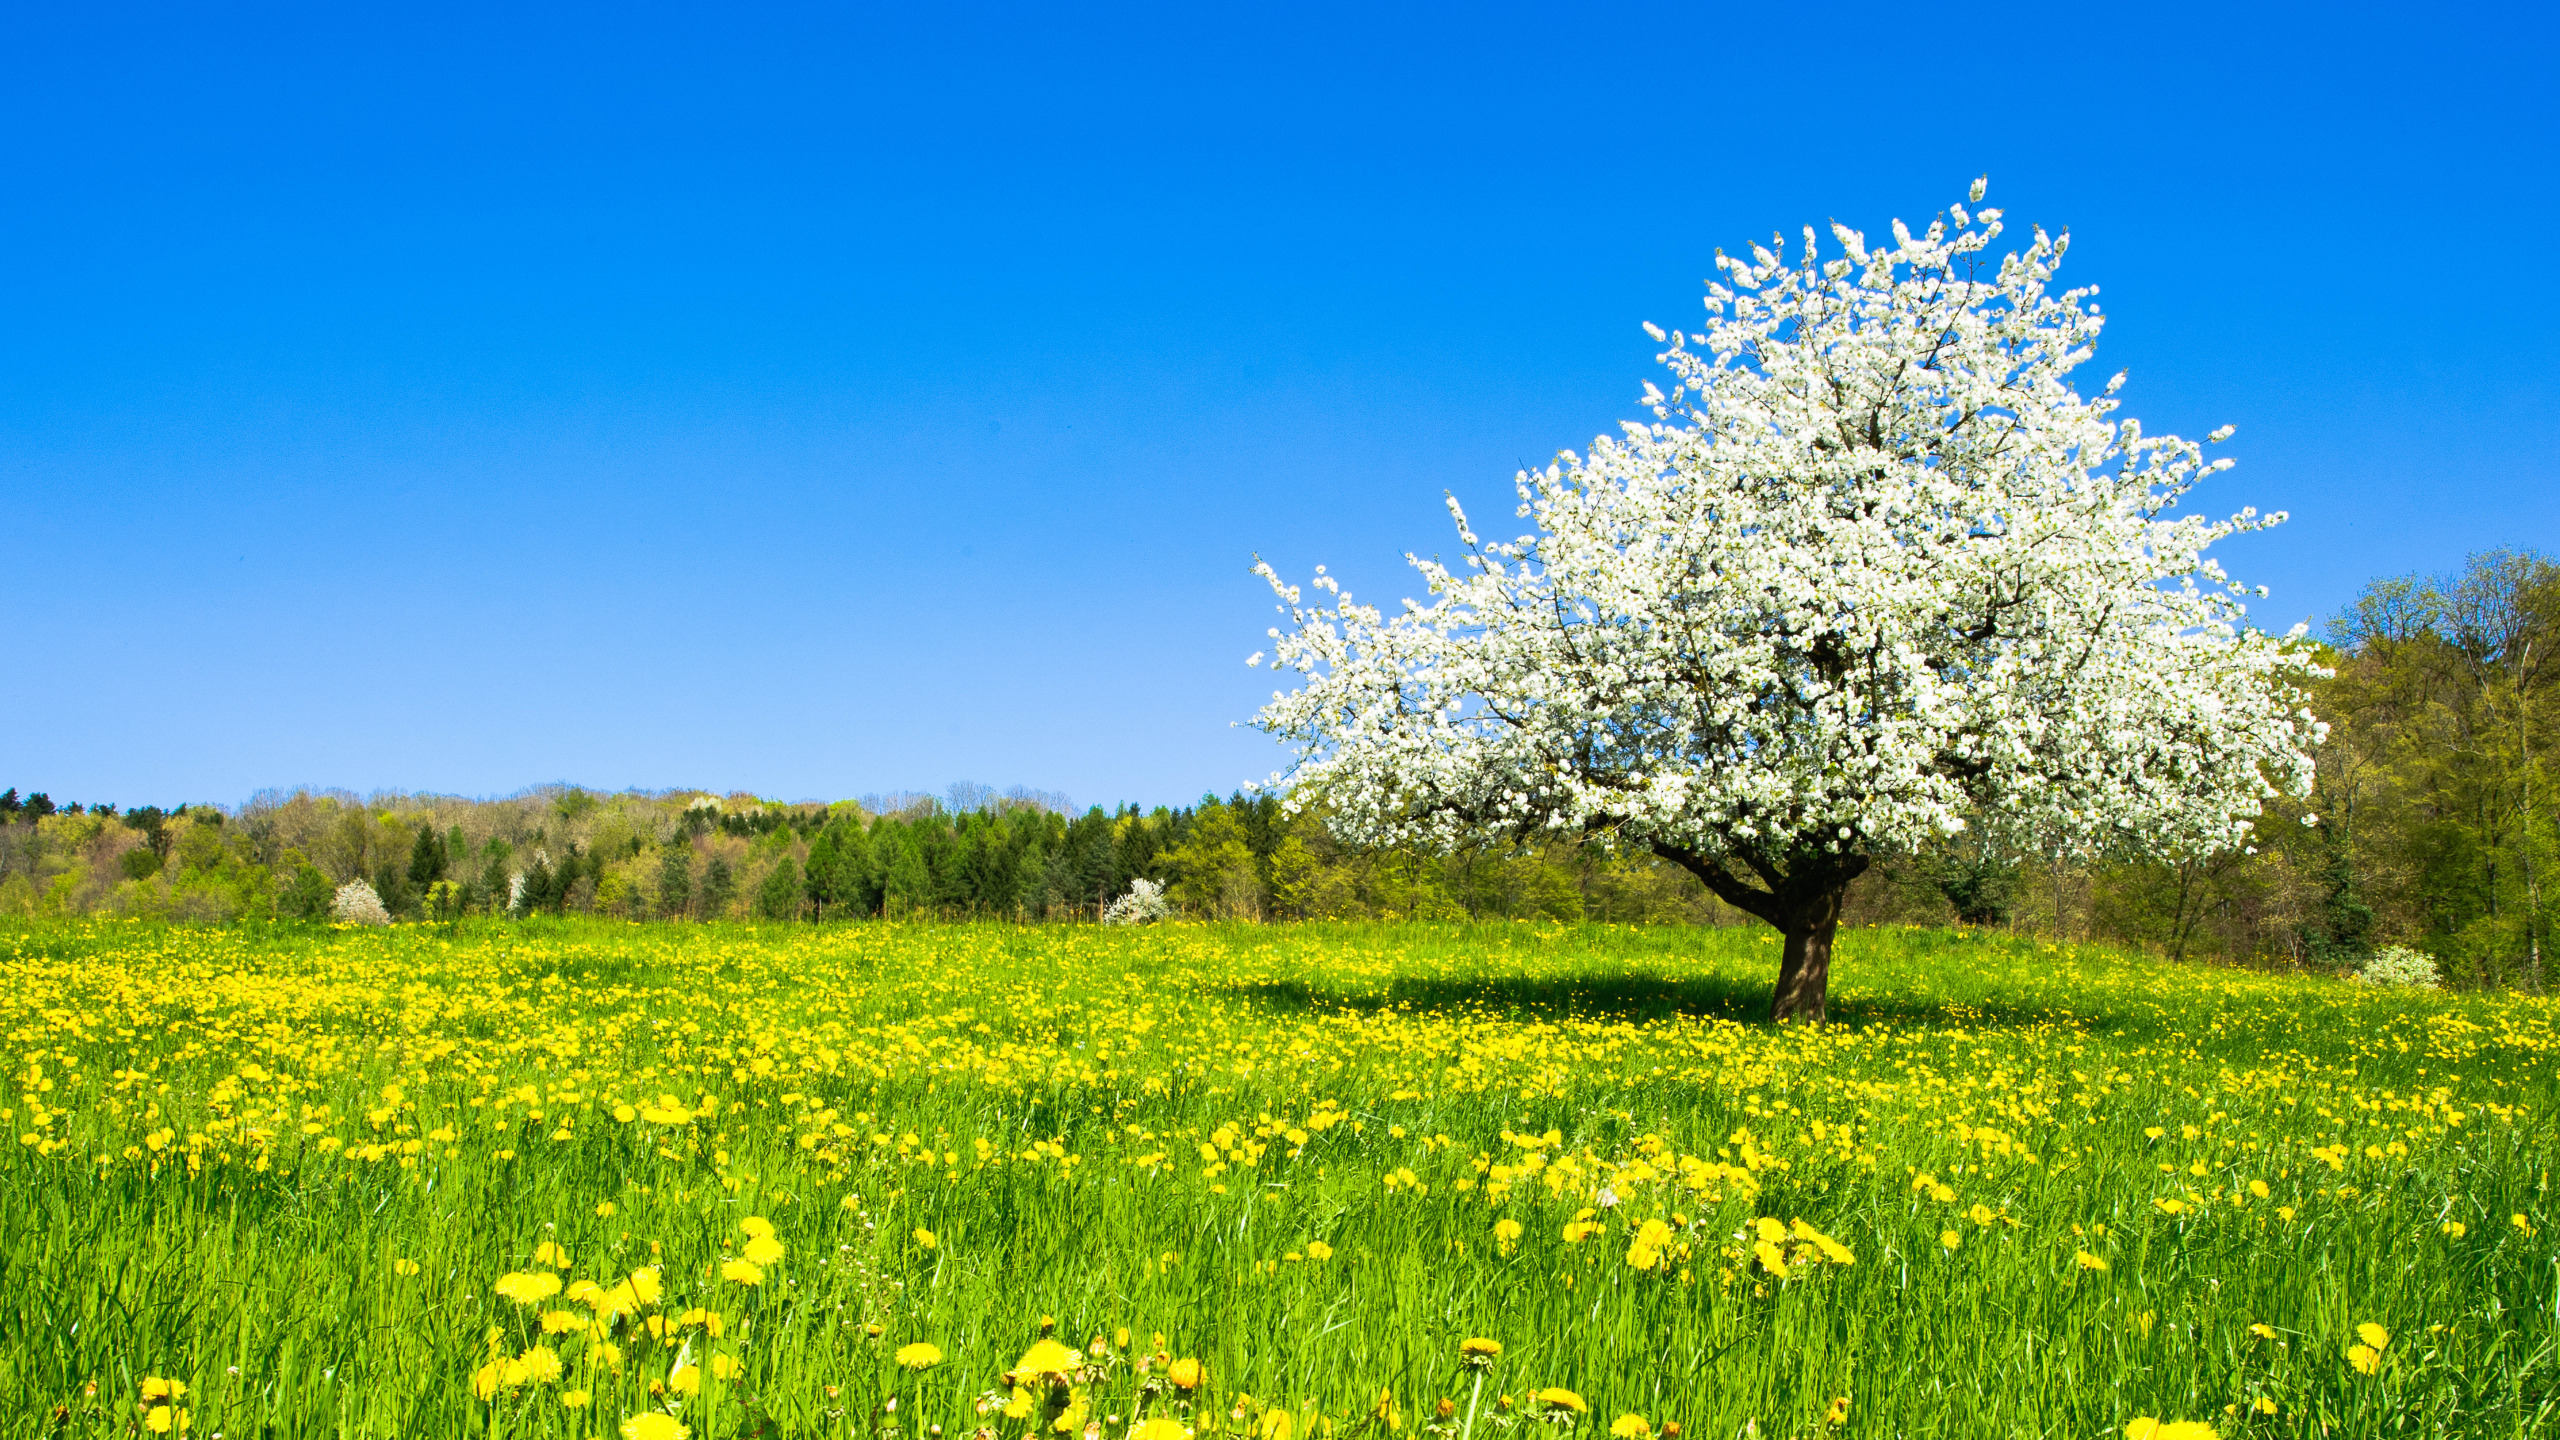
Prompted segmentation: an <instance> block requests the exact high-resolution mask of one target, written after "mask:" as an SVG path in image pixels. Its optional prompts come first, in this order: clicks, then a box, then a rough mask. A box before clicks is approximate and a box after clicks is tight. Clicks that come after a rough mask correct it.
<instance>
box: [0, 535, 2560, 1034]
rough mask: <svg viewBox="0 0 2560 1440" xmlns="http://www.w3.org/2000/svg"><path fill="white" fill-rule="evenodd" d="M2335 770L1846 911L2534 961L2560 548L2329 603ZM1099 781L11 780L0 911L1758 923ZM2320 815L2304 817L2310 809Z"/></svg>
mask: <svg viewBox="0 0 2560 1440" xmlns="http://www.w3.org/2000/svg"><path fill="white" fill-rule="evenodd" d="M2326 640H2327V643H2326V644H2325V645H2324V646H2323V647H2322V651H2321V658H2322V659H2323V661H2324V662H2325V664H2326V665H2327V666H2328V667H2329V668H2330V669H2332V670H2333V671H2334V674H2333V676H2331V677H2330V678H2327V679H2322V680H2317V681H2313V682H2311V684H2310V686H2309V694H2308V697H2307V698H2308V700H2309V703H2310V704H2311V706H2312V707H2313V709H2314V710H2315V711H2316V712H2317V713H2319V714H2320V715H2321V716H2322V718H2324V719H2325V720H2327V721H2328V723H2329V727H2330V728H2329V734H2328V738H2327V740H2326V742H2325V744H2323V746H2322V747H2321V749H2320V751H2319V756H2318V762H2319V765H2318V782H2317V786H2316V789H2315V791H2314V794H2313V795H2312V797H2311V798H2310V800H2309V801H2308V802H2307V803H2296V802H2279V803H2277V804H2275V805H2273V806H2271V807H2270V808H2269V810H2268V812H2267V814H2266V815H2265V817H2264V818H2263V819H2262V820H2261V821H2260V823H2259V825H2258V827H2257V831H2256V834H2255V835H2254V836H2253V837H2252V839H2251V842H2250V843H2249V844H2248V845H2245V846H2242V847H2237V848H2234V849H2232V850H2229V851H2226V852H2224V853H2222V854H2219V855H2215V856H2210V857H2205V858H2200V859H2194V860H2187V861H2162V860H2156V859H2150V858H2145V857H2142V856H2139V855H2135V854H2131V853H2127V854H2125V855H2122V856H2120V857H2115V858H2107V859H2101V860H2099V861H2096V862H2076V861H2075V862H2063V863H2058V862H2056V861H2054V860H2052V859H2050V858H2048V857H2043V856H2039V855H2036V854H2033V853H2000V852H1994V851H1987V850H1985V849H1983V848H1981V847H1979V846H1977V845H1974V844H1971V843H1970V842H1967V841H1965V840H1963V839H1961V838H1959V839H1958V840H1956V841H1952V842H1949V843H1946V844H1942V845H1938V846H1935V847H1931V848H1929V849H1926V850H1922V851H1915V852H1912V853H1907V854H1901V855H1896V856H1891V857H1888V858H1887V859H1886V860H1884V861H1883V862H1881V863H1879V864H1878V865H1877V866H1876V867H1875V869H1874V870H1873V871H1872V872H1871V873H1869V874H1867V875H1865V876H1863V877H1861V878H1860V879H1859V880H1858V882H1857V883H1856V885H1855V886H1854V887H1853V889H1852V892H1851V895H1850V898H1849V903H1848V910H1847V913H1846V915H1845V917H1844V918H1845V919H1846V921H1847V922H1848V923H1851V924H1858V923H1877V922H1888V921H1903V922H1918V923H1946V922H1957V923H1966V924H1974V925H1987V926H2003V927H2012V928H2017V929H2021V930H2026V931H2032V932H2039V933H2045V934H2050V935H2054V936H2056V937H2057V938H2072V939H2084V938H2085V939H2105V940H2112V941H2117V942H2120V943H2126V944H2131V945H2136V946H2142V947H2146V948H2150V949H2153V950H2156V951H2158V952H2160V953H2163V954H2167V955H2172V956H2177V957H2183V958H2202V957H2211V958H2216V959H2221V960H2226V961H2231V962H2238V963H2258V964H2272V965H2285V966H2299V967H2306V968H2320V969H2340V968H2347V967H2351V966H2353V965H2354V964H2356V963H2357V962H2358V961H2359V960H2360V959H2361V958H2362V957H2364V956H2365V955H2368V954H2370V953H2371V952H2372V951H2373V950H2374V949H2375V948H2376V947H2378V946H2380V945H2383V944H2387V943H2402V944H2408V945H2412V946H2415V947H2417V948H2420V949H2423V950H2425V951H2427V952H2428V953H2430V954H2432V955H2434V956H2436V957H2437V958H2438V959H2439V962H2440V964H2441V965H2442V968H2443V969H2444V970H2445V971H2446V973H2447V974H2448V976H2449V977H2450V978H2452V979H2454V980H2456V981H2458V982H2465V983H2471V984H2479V985H2506V984H2516V985H2529V986H2539V985H2540V984H2541V983H2542V980H2543V964H2544V959H2543V953H2544V951H2545V949H2546V948H2547V943H2548V931H2549V926H2550V919H2551V909H2552V904H2553V895H2552V890H2553V884H2554V878H2555V877H2554V876H2553V874H2552V866H2553V863H2554V861H2555V859H2560V830H2555V820H2560V816H2555V811H2554V805H2553V780H2554V777H2553V774H2552V757H2553V755H2554V753H2555V750H2560V733H2555V720H2554V715H2555V712H2560V703H2555V702H2560V696H2555V695H2554V694H2553V689H2554V686H2555V685H2560V666H2556V665H2555V664H2554V661H2553V656H2554V651H2555V649H2560V566H2555V565H2554V564H2553V563H2552V562H2551V561H2550V560H2548V559H2547V558H2544V557H2542V556H2539V555H2536V554H2533V553H2531V552H2524V551H2497V552H2492V553H2489V554H2485V555H2482V556H2479V557H2476V558H2475V559H2474V560H2473V561H2472V562H2471V563H2470V564H2469V565H2468V566H2467V567H2466V568H2465V569H2464V570H2462V571H2461V572H2459V573H2457V574H2454V575H2449V576H2442V577H2403V578H2394V579H2387V580H2382V581H2378V582H2376V583H2374V584H2373V585H2371V586H2368V587H2367V588H2366V590H2365V591H2364V592H2363V594H2361V595H2360V596H2358V597H2357V599H2356V600H2355V602H2354V603H2353V604H2351V605H2350V606H2349V607H2348V608H2347V610H2346V611H2345V612H2344V613H2343V614H2342V615H2340V616H2339V617H2337V619H2336V620H2335V621H2333V622H2332V624H2331V625H2330V626H2329V632H2328V635H2327V637H2326ZM1302 798H1303V799H1304V800H1305V801H1306V803H1305V804H1304V805H1303V806H1302V808H1301V809H1300V810H1299V812H1298V813H1296V814H1289V813H1286V812H1285V810H1284V808H1283V806H1282V804H1281V802H1280V800H1279V799H1278V798H1277V797H1276V796H1273V795H1271V794H1268V793H1254V794H1246V793H1239V794H1235V795H1230V796H1226V797H1218V796H1204V797H1202V799H1201V800H1200V801H1199V802H1198V803H1197V804H1194V805H1189V806H1178V807H1156V808H1152V809H1143V810H1142V809H1140V808H1138V807H1134V806H1120V807H1118V808H1115V809H1108V810H1106V809H1102V808H1099V807H1095V808H1090V809H1086V810H1084V811H1082V812H1071V811H1070V808H1069V807H1068V806H1067V805H1066V804H1065V803H1064V799H1063V797H1059V796H1053V795H1037V794H1034V793H1032V792H1018V793H1016V794H1013V795H1001V794H998V793H996V792H994V791H992V790H989V789H987V788H985V787H982V786H960V787H954V789H953V791H952V792H951V793H949V794H947V795H945V796H940V797H934V796H923V795H900V796H892V797H878V796H874V797H866V799H865V800H862V801H853V800H847V801H838V802H834V803H831V804H819V803H784V802H778V801H774V800H770V799H765V798H760V797H756V796H752V795H744V794H733V795H725V796H723V795H713V794H709V793H707V792H702V791H695V790H680V791H667V792H657V793H642V792H627V793H622V794H605V793H601V792H597V791H593V790H587V789H581V788H577V787H571V786H547V787H539V788H536V789H534V790H529V791H527V792H524V793H522V794H519V795H515V796H510V797H507V798H504V799H499V800H468V799H462V798H458V797H451V796H430V795H402V794H377V795H373V796H367V797H359V796H356V795H353V794H350V793H347V792H319V791H293V792H290V793H286V792H264V793H261V794H260V795H257V796H253V797H251V799H250V800H249V801H248V802H247V803H245V804H242V805H239V806H236V807H218V806H208V805H178V806H174V807H171V808H169V809H166V810H164V809H161V808H159V807H157V806H148V805H146V806H141V807H136V808H133V809H129V810H126V809H119V808H118V807H117V806H115V805H112V804H94V803H93V804H87V805H82V804H76V803H73V804H61V805H57V804H56V803H55V802H54V801H53V800H52V799H50V798H49V797H48V796H47V795H45V794H43V793H35V794H28V795H26V796H24V797H21V795H20V794H19V792H18V791H17V790H15V789H11V790H9V791H7V792H6V793H5V794H0V914H21V915H23V914H35V913H52V914H88V913H104V914H121V915H136V916H157V917H164V918H170V919H182V920H198V921H223V920H229V919H235V918H243V917H276V918H306V919H319V918H323V917H325V916H326V915H327V914H328V913H329V908H330V901H331V898H332V897H333V895H334V894H335V891H336V889H337V887H338V886H340V885H343V884H346V883H348V882H350V881H353V880H359V879H360V880H363V881H365V882H366V883H367V884H368V885H370V886H372V887H373V889H374V890H375V891H376V892H377V893H378V894H379V895H380V897H381V899H382V901H383V904H384V906H385V907H386V908H387V909H388V910H389V911H390V912H391V913H392V914H393V915H394V916H396V917H399V918H402V919H415V920H434V919H440V918H453V917H459V916H464V915H514V916H524V915H534V914H568V913H582V914H595V915H605V916H614V917H621V918H625V919H629V920H635V921H639V920H647V921H679V920H690V921H700V920H715V919H729V920H763V921H772V922H791V921H826V920H846V919H860V918H880V917H886V918H893V919H895V918H925V917H943V918H967V917H978V918H1001V919H1010V920H1018V921H1023V922H1031V921H1069V920H1077V919H1082V920H1088V921H1089V920H1093V919H1096V918H1098V917H1099V915H1100V913H1101V911H1102V908H1103V907H1104V906H1105V905H1106V904H1107V903H1108V902H1109V901H1110V900H1111V899H1112V898H1114V897H1116V896H1118V895H1121V894H1123V893H1125V892H1126V891H1127V890H1128V887H1129V885H1130V882H1132V881H1133V880H1136V879H1140V878H1144V879H1147V880H1150V881H1153V882H1156V883H1158V884H1161V885H1164V886H1165V887H1167V892H1168V894H1169V896H1170V897H1171V898H1172V899H1173V900H1174V901H1175V902H1176V904H1177V905H1178V906H1179V907H1180V908H1181V909H1182V910H1183V911H1184V912H1185V913H1187V914H1190V915H1194V916H1199V917H1203V918H1218V919H1231V920H1289V919H1313V918H1336V919H1357V918H1377V919H1405V918H1412V919H1462V918H1476V919H1506V918H1507V919H1532V918H1536V919H1548V920H1556V921H1567V922H1570V921H1582V920H1591V921H1613V922H1633V923H1690V924H1739V923H1747V922H1746V920H1745V917H1743V916H1741V915H1740V914H1739V913H1738V912H1736V911H1734V910H1732V909H1731V908H1730V907H1727V906H1725V905H1724V904H1723V903H1722V902H1721V901H1719V900H1717V899H1716V898H1715V897H1713V896H1712V895H1709V894H1708V893H1707V892H1706V891H1705V889H1704V888H1703V887H1702V886H1701V885H1700V884H1699V883H1698V882H1697V881H1696V880H1695V879H1694V878H1693V877H1691V876H1689V875H1688V874H1687V873H1685V872H1683V871H1680V870H1678V869H1677V868H1675V867H1672V866H1669V865H1667V864H1664V863H1663V862H1661V861H1658V860H1656V859H1654V858H1652V857H1650V856H1647V855H1643V854H1635V853H1628V852H1626V851H1623V850H1612V849H1611V848H1610V847H1609V846H1608V845H1607V844H1606V843H1605V840H1604V838H1591V839H1583V838H1581V837H1559V838H1555V839H1551V840H1545V841H1541V842H1537V843H1531V844H1527V845H1514V844H1510V843H1506V842H1503V841H1499V840H1491V839H1489V840H1486V841H1484V842H1482V843H1479V844H1476V845H1473V846H1468V847H1461V848H1459V849H1457V850H1454V851H1452V852H1449V853H1446V854H1440V853H1432V852H1430V851H1426V850H1422V849H1417V848H1409V847H1408V848H1398V847H1367V846H1357V845H1351V844H1346V843H1344V842H1342V841H1341V840H1339V839H1337V838H1336V837H1335V836H1334V834H1333V832H1332V831H1331V830H1330V829H1329V828H1328V827H1327V826H1326V824H1325V823H1324V807H1323V802H1322V797H1320V796H1307V797H1302ZM2306 821H2309V822H2310V823H2306Z"/></svg>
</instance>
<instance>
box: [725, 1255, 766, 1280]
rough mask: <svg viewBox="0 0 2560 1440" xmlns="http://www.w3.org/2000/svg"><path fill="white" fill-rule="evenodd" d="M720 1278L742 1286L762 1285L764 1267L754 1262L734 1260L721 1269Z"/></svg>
mask: <svg viewBox="0 0 2560 1440" xmlns="http://www.w3.org/2000/svg"><path fill="white" fill-rule="evenodd" d="M720 1278H721V1279H723V1280H728V1281H733V1282H735V1283H737V1284H740V1285H761V1284H763V1283H764V1267H763V1266H761V1265H758V1264H757V1263H756V1262H754V1261H753V1260H732V1261H730V1262H728V1263H727V1264H725V1265H723V1266H721V1267H720Z"/></svg>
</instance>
